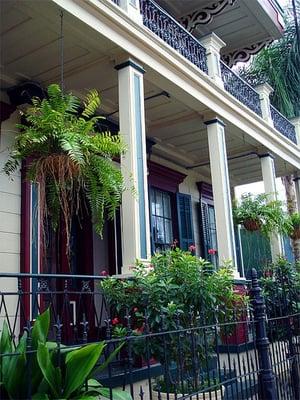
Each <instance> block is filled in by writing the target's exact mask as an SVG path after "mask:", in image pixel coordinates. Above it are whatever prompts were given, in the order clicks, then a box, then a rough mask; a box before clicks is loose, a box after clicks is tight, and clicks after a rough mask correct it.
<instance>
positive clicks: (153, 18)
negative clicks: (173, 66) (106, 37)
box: [140, 0, 208, 74]
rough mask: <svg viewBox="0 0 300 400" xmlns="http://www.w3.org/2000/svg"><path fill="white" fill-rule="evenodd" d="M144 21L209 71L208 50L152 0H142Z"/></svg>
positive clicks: (172, 45)
mask: <svg viewBox="0 0 300 400" xmlns="http://www.w3.org/2000/svg"><path fill="white" fill-rule="evenodd" d="M140 7H141V12H142V15H143V23H144V25H145V26H146V27H147V28H149V29H150V30H151V31H152V32H154V33H155V34H156V35H157V36H159V37H160V38H161V39H162V40H163V41H164V42H166V43H167V44H168V45H170V46H171V47H172V48H173V49H175V50H176V51H178V52H179V53H180V54H181V55H183V57H185V58H186V59H187V60H189V61H191V62H192V63H193V64H195V65H196V66H197V67H198V68H200V69H201V71H203V72H205V73H206V74H207V73H208V70H207V62H206V50H205V47H203V46H202V45H201V44H200V42H199V41H198V40H197V39H196V38H195V37H194V36H193V35H191V34H190V33H189V32H188V31H187V30H186V29H185V28H184V27H183V26H181V25H180V24H179V23H178V22H177V21H176V20H175V19H174V18H172V17H171V16H170V15H169V14H168V13H166V11H164V10H163V9H162V8H161V7H160V6H159V5H157V4H156V3H155V2H154V1H152V0H140Z"/></svg>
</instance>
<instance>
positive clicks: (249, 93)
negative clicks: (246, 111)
mask: <svg viewBox="0 0 300 400" xmlns="http://www.w3.org/2000/svg"><path fill="white" fill-rule="evenodd" d="M220 67H221V75H222V80H223V82H224V88H225V90H227V91H228V92H229V93H230V94H232V95H233V96H234V97H235V98H236V99H238V100H239V101H240V102H241V103H243V104H244V105H245V106H247V107H248V108H250V109H251V110H252V111H254V112H255V113H256V114H258V115H259V116H261V115H262V114H261V106H260V98H259V94H258V93H257V92H256V90H255V89H253V87H252V86H250V85H249V84H248V83H247V82H245V81H244V80H243V79H242V78H241V77H239V76H238V75H237V74H236V73H234V72H233V71H232V70H231V69H230V68H229V67H228V66H227V65H226V64H225V63H224V62H223V61H220Z"/></svg>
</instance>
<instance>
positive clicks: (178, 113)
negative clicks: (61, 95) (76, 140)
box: [0, 0, 293, 185]
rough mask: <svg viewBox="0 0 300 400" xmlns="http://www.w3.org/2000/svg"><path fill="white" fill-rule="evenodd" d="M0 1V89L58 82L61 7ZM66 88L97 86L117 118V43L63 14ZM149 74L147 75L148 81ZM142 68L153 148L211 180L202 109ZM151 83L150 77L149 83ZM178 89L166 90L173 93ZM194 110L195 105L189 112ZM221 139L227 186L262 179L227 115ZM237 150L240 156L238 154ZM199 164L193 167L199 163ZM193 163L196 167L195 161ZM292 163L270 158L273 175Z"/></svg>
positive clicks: (250, 147)
mask: <svg viewBox="0 0 300 400" xmlns="http://www.w3.org/2000/svg"><path fill="white" fill-rule="evenodd" d="M0 6H1V13H0V14H1V37H2V42H1V90H2V93H5V91H6V89H7V88H9V87H12V86H14V85H16V84H18V83H20V82H22V81H25V80H32V81H36V82H39V83H40V84H42V85H43V86H45V87H46V86H47V85H48V84H49V83H52V82H59V80H60V46H59V38H60V10H59V8H58V7H57V6H56V5H55V4H54V3H53V2H51V1H46V0H45V1H36V0H26V1H21V0H2V1H1V2H0ZM64 36H65V39H64V58H65V63H64V76H65V87H66V89H67V90H72V91H73V93H74V94H77V95H79V96H81V95H82V94H83V93H84V92H85V91H86V89H89V88H96V89H98V90H99V91H100V92H101V95H102V100H103V104H102V112H104V113H105V114H111V115H110V119H111V120H112V121H114V122H116V123H118V111H117V110H118V81H117V72H116V71H115V69H114V65H115V60H116V58H118V57H119V56H120V49H119V48H117V47H116V46H115V45H114V44H113V43H112V42H111V41H109V40H108V39H106V38H104V37H103V36H100V35H99V34H98V33H97V32H96V31H94V30H92V29H90V28H89V27H87V26H86V25H85V24H83V23H82V22H80V21H79V20H78V19H76V18H74V17H72V16H70V15H69V14H67V13H65V16H64ZM148 77H149V79H148ZM153 77H155V74H153V71H151V70H150V71H148V73H146V74H145V99H146V101H145V108H146V131H147V136H148V137H152V138H154V139H155V141H156V142H157V144H156V145H155V146H154V147H153V152H154V154H156V155H158V156H160V157H163V158H166V159H168V160H172V161H173V162H174V163H175V164H177V165H180V166H184V167H187V168H192V169H193V170H194V171H195V172H198V173H199V174H200V175H201V176H202V177H204V178H205V179H207V180H210V169H209V156H208V143H207V134H206V128H205V125H204V124H203V120H204V115H205V114H206V113H207V111H209V110H208V109H207V107H206V106H205V105H204V104H201V103H199V102H197V104H196V107H193V109H192V108H190V107H188V106H187V105H185V104H184V103H185V102H184V99H181V98H180V96H179V95H178V96H176V97H175V96H174V95H173V93H172V94H171V96H170V97H167V96H166V95H165V94H162V95H159V96H157V97H152V96H155V95H157V94H159V93H161V92H162V91H163V90H166V91H168V90H169V89H170V85H171V83H170V82H165V83H164V81H161V80H160V81H159V82H158V81H157V80H156V79H153ZM153 82H157V83H156V85H155V83H153ZM176 91H177V88H173V92H174V94H176ZM195 110H197V111H195ZM226 140H227V150H228V157H229V170H230V179H231V180H232V183H233V184H234V185H237V184H241V183H247V182H254V181H257V180H260V179H261V171H260V162H259V160H258V158H257V156H256V155H255V154H248V153H252V152H254V153H257V152H264V151H266V149H263V148H262V147H261V145H260V144H259V143H258V142H255V141H254V140H253V139H251V138H250V137H249V136H247V135H243V132H242V131H241V130H240V129H238V128H237V127H235V126H234V125H232V124H231V123H230V122H228V121H227V126H226ZM241 156H243V157H241ZM199 164H200V165H199ZM197 165H199V166H198V167H196V166H197ZM292 170H293V168H292V166H290V165H289V164H285V162H284V161H283V160H281V159H279V158H277V159H276V171H277V175H278V176H280V175H285V174H288V173H289V172H292Z"/></svg>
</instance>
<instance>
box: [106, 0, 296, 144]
mask: <svg viewBox="0 0 300 400" xmlns="http://www.w3.org/2000/svg"><path fill="white" fill-rule="evenodd" d="M112 1H113V2H114V3H115V4H118V5H119V4H120V0H112ZM140 9H141V13H142V17H143V24H144V25H145V26H146V27H147V28H149V29H150V30H151V31H152V32H153V33H155V34H156V35H157V36H159V37H160V38H161V39H162V40H163V41H164V42H166V43H167V44H168V45H169V46H171V47H172V48H173V49H175V50H176V51H178V53H180V54H181V55H182V56H183V57H185V58H186V59H187V60H189V61H191V62H192V63H193V64H194V65H196V66H197V67H198V68H199V69H201V71H203V72H205V73H206V74H207V73H208V67H207V57H206V49H205V47H204V46H202V45H201V43H200V42H199V41H198V40H197V39H196V38H195V37H194V36H193V35H191V34H190V33H189V32H188V31H187V30H186V29H185V28H184V27H183V26H182V25H180V24H179V23H178V22H177V21H176V20H175V19H174V18H173V17H171V15H169V14H168V13H167V12H166V11H165V10H164V9H163V8H161V7H160V6H159V5H158V4H156V3H155V2H154V1H153V0H140ZM220 68H221V75H222V80H223V82H224V88H225V90H226V91H227V92H229V93H230V94H232V95H233V96H234V97H235V98H236V99H237V100H239V101H240V102H241V103H243V104H244V105H245V106H247V107H248V108H250V110H252V111H254V112H255V113H256V114H257V115H259V116H260V117H261V116H262V112H261V105H260V98H259V93H258V92H257V91H256V90H255V89H254V88H253V87H252V86H251V85H249V84H248V83H247V82H246V81H244V80H243V79H242V78H241V77H240V76H239V75H237V74H236V73H235V72H233V71H232V70H231V69H230V68H229V67H228V66H227V65H226V64H225V63H224V62H223V61H221V62H220ZM271 115H272V119H273V121H274V127H275V128H276V129H277V130H278V131H279V132H280V133H281V134H282V135H284V136H285V137H287V138H288V139H290V140H291V141H292V142H294V143H297V141H296V132H295V127H294V125H293V124H292V123H291V122H290V121H289V120H288V119H286V118H285V117H284V116H283V115H282V114H280V112H279V111H277V110H276V108H274V107H273V106H271Z"/></svg>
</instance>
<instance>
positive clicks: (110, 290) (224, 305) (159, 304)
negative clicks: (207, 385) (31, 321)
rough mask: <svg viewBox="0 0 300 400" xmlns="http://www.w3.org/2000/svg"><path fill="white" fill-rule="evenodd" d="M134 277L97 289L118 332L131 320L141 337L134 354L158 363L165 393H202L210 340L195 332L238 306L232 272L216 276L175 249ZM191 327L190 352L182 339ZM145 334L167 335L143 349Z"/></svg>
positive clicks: (157, 256)
mask: <svg viewBox="0 0 300 400" xmlns="http://www.w3.org/2000/svg"><path fill="white" fill-rule="evenodd" d="M134 275H135V276H134V279H131V280H118V279H116V278H107V279H105V280H103V281H102V283H101V287H102V290H103V292H104V295H105V297H106V299H107V301H108V304H109V305H110V309H111V316H112V320H114V318H117V320H115V321H117V322H118V329H119V328H120V327H121V326H122V325H123V326H127V325H126V324H127V319H126V316H127V315H128V314H129V315H131V319H130V321H131V327H132V329H134V330H136V331H139V332H140V336H139V337H137V339H136V343H137V344H136V348H138V349H139V352H140V354H141V355H142V356H143V357H145V358H146V359H147V360H149V359H151V358H155V359H156V360H157V361H159V362H160V363H161V365H162V367H163V371H164V376H163V377H162V378H161V379H160V381H163V382H164V384H165V385H167V386H168V387H169V392H170V387H171V386H170V385H171V383H172V385H175V386H176V387H177V388H178V393H182V389H180V385H179V383H178V382H180V384H182V382H183V381H184V380H186V379H192V384H193V388H197V390H198V391H200V390H202V389H203V387H201V384H202V383H203V382H204V381H205V379H206V378H207V377H205V376H201V375H199V372H198V371H199V370H200V371H201V370H204V368H203V366H204V365H205V362H206V361H207V360H210V359H211V358H212V357H213V353H214V346H215V335H214V332H213V331H212V330H209V329H208V330H206V331H205V330H203V329H201V328H200V327H201V326H204V325H210V324H214V323H215V321H216V319H217V320H218V321H219V322H222V321H224V320H225V319H226V318H230V316H232V313H233V309H234V307H235V305H236V304H237V302H238V301H239V300H240V296H239V295H237V294H236V293H235V292H234V290H233V275H232V270H231V269H230V268H229V267H227V266H226V267H224V268H220V269H219V270H218V271H215V270H214V268H213V267H212V266H211V264H209V263H208V262H207V261H205V260H203V259H201V258H198V257H195V256H194V255H192V254H191V252H185V251H182V250H180V249H179V248H174V249H172V250H168V251H165V252H162V253H159V254H155V255H154V256H153V258H152V260H151V264H150V266H149V265H143V264H138V265H137V266H136V268H135V269H134ZM191 326H194V327H199V329H198V328H196V329H193V330H192V341H193V346H191V336H190V334H187V332H188V331H189V328H190V327H191ZM147 332H150V333H159V332H169V333H167V334H165V335H162V336H160V335H159V334H158V335H154V336H153V337H151V338H149V339H146V340H147V346H145V338H143V336H144V334H146V338H147ZM134 347H135V345H134V344H133V348H134ZM146 349H147V351H146ZM195 360H196V361H195ZM195 362H196V363H197V368H195ZM174 371H175V372H174ZM174 374H175V376H174ZM179 375H180V378H179ZM183 375H184V376H183ZM176 382H177V383H176ZM178 385H179V386H178ZM179 390H181V392H179Z"/></svg>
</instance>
